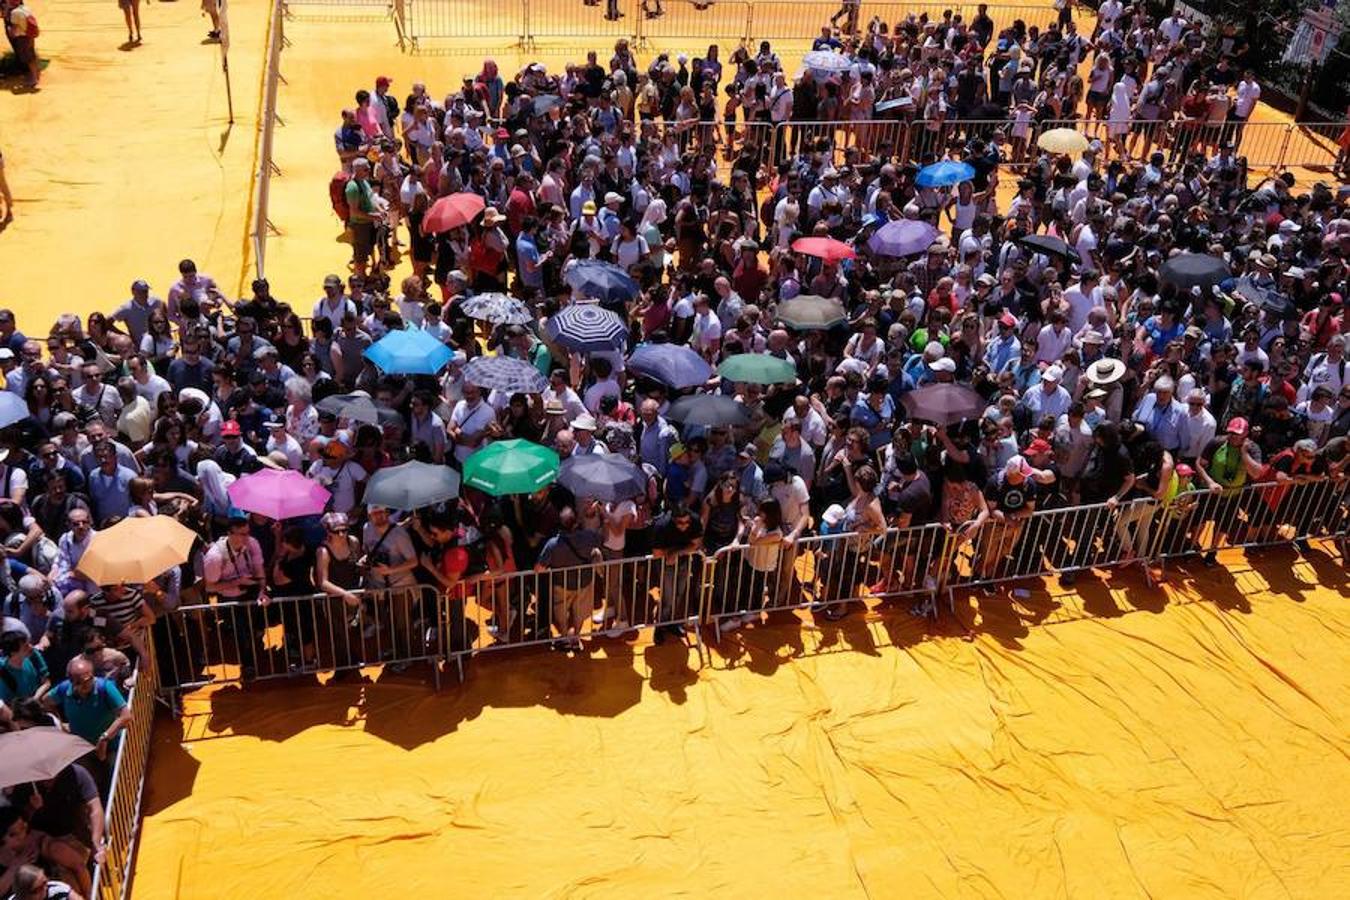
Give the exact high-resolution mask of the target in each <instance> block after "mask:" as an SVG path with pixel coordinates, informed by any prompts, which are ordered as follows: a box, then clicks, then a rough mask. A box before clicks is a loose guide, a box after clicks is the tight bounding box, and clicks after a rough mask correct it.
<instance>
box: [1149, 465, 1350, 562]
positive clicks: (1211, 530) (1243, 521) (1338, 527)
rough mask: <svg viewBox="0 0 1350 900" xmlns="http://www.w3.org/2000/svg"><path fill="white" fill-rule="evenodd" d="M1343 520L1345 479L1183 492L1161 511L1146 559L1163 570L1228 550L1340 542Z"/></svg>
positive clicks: (1347, 505)
mask: <svg viewBox="0 0 1350 900" xmlns="http://www.w3.org/2000/svg"><path fill="white" fill-rule="evenodd" d="M1348 515H1350V480H1347V479H1345V478H1313V479H1295V480H1291V481H1285V482H1262V483H1260V484H1248V485H1244V486H1243V487H1241V488H1235V489H1231V490H1222V491H1212V490H1195V491H1187V492H1185V493H1182V494H1178V495H1177V496H1176V497H1175V498H1173V500H1172V501H1171V502H1170V503H1168V504H1167V505H1166V506H1164V507H1162V509H1161V510H1160V512H1159V516H1158V521H1157V523H1156V528H1155V533H1156V539H1155V541H1154V544H1153V546H1152V548H1151V550H1150V556H1151V557H1152V558H1153V559H1154V560H1156V561H1158V562H1159V563H1162V564H1163V565H1164V566H1165V565H1166V563H1167V562H1168V561H1169V560H1174V559H1179V558H1183V557H1187V556H1197V555H1206V556H1208V555H1211V554H1214V553H1216V552H1217V551H1219V550H1226V549H1230V548H1242V547H1263V546H1270V545H1275V544H1288V543H1290V542H1293V541H1304V540H1309V539H1311V538H1319V537H1331V538H1335V539H1338V540H1343V539H1344V537H1345V534H1346V525H1347V521H1350V519H1348V518H1347V517H1348Z"/></svg>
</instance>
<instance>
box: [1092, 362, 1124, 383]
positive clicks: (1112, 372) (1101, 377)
mask: <svg viewBox="0 0 1350 900" xmlns="http://www.w3.org/2000/svg"><path fill="white" fill-rule="evenodd" d="M1085 374H1086V376H1087V380H1088V382H1089V383H1091V384H1115V383H1116V382H1117V381H1119V380H1120V379H1121V378H1123V377H1124V376H1125V363H1124V362H1123V361H1121V360H1119V359H1099V360H1097V361H1096V362H1095V363H1093V364H1092V365H1090V366H1088V368H1087V372H1086V373H1085Z"/></svg>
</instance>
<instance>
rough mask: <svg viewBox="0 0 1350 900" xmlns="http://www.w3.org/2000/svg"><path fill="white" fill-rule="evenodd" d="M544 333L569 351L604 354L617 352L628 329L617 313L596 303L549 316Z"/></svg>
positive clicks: (578, 306)
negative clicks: (612, 351)
mask: <svg viewBox="0 0 1350 900" xmlns="http://www.w3.org/2000/svg"><path fill="white" fill-rule="evenodd" d="M544 332H545V333H546V334H547V335H548V337H549V339H550V340H553V341H556V342H557V343H559V344H561V345H562V346H564V347H566V348H567V349H568V350H576V351H577V352H578V353H604V352H608V351H611V350H617V349H619V348H620V347H622V346H623V345H624V343H625V342H626V341H627V339H628V326H627V325H626V324H624V321H623V319H620V318H619V317H618V316H616V315H615V314H614V313H612V312H610V311H609V310H607V309H602V308H601V307H599V306H596V305H595V304H594V303H573V304H572V305H571V306H566V307H563V308H562V309H560V310H558V312H557V313H555V314H554V315H552V316H550V317H549V320H548V324H547V325H545V326H544Z"/></svg>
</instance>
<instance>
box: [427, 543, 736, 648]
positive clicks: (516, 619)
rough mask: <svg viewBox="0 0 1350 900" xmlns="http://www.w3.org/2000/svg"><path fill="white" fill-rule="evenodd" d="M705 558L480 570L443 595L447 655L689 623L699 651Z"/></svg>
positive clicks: (569, 641)
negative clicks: (501, 570) (484, 571)
mask: <svg viewBox="0 0 1350 900" xmlns="http://www.w3.org/2000/svg"><path fill="white" fill-rule="evenodd" d="M708 587H709V585H708V583H707V582H706V581H705V577H704V566H703V556H702V555H701V554H683V555H679V556H671V557H658V556H644V557H633V558H626V559H613V560H606V561H604V562H601V563H596V564H594V565H587V566H572V567H567V568H561V569H548V570H545V571H537V572H536V571H528V572H510V573H506V574H492V573H485V574H484V575H483V576H481V577H478V578H471V579H468V580H466V581H463V582H461V583H460V584H458V585H456V586H455V587H454V588H452V589H451V590H450V591H448V592H446V593H445V595H444V598H443V599H444V604H445V607H444V613H443V617H444V621H445V622H446V624H447V629H446V630H447V634H448V635H449V646H448V651H449V653H450V656H451V657H452V658H454V659H455V661H456V665H457V668H459V670H460V671H461V672H462V671H463V663H462V661H463V659H464V658H465V657H467V656H472V655H475V654H478V653H490V652H496V651H499V650H506V649H511V648H517V647H529V646H545V645H562V646H565V645H568V644H573V645H574V644H575V642H576V641H579V640H581V639H583V638H584V639H587V640H589V639H593V638H596V637H599V636H602V635H603V636H607V637H622V636H623V635H625V634H628V633H630V632H632V631H634V630H636V629H640V628H656V627H660V626H670V625H679V626H686V625H690V626H692V627H693V632H694V639H695V642H696V643H698V644H699V646H700V647H701V645H702V644H701V642H702V638H701V636H700V635H699V634H698V627H697V626H698V623H699V622H700V621H701V620H702V609H703V596H704V593H705V591H706V590H707V589H708Z"/></svg>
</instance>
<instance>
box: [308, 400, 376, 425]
mask: <svg viewBox="0 0 1350 900" xmlns="http://www.w3.org/2000/svg"><path fill="white" fill-rule="evenodd" d="M315 406H317V407H318V410H319V412H328V413H332V414H333V415H335V416H338V417H340V418H343V419H350V420H351V421H353V422H363V423H364V424H366V425H378V424H380V411H379V410H378V409H376V408H375V401H374V400H371V399H370V398H369V397H367V396H365V395H364V394H333V395H332V396H331V397H324V398H323V399H322V400H320V401H319V402H318V403H317V404H315Z"/></svg>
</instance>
